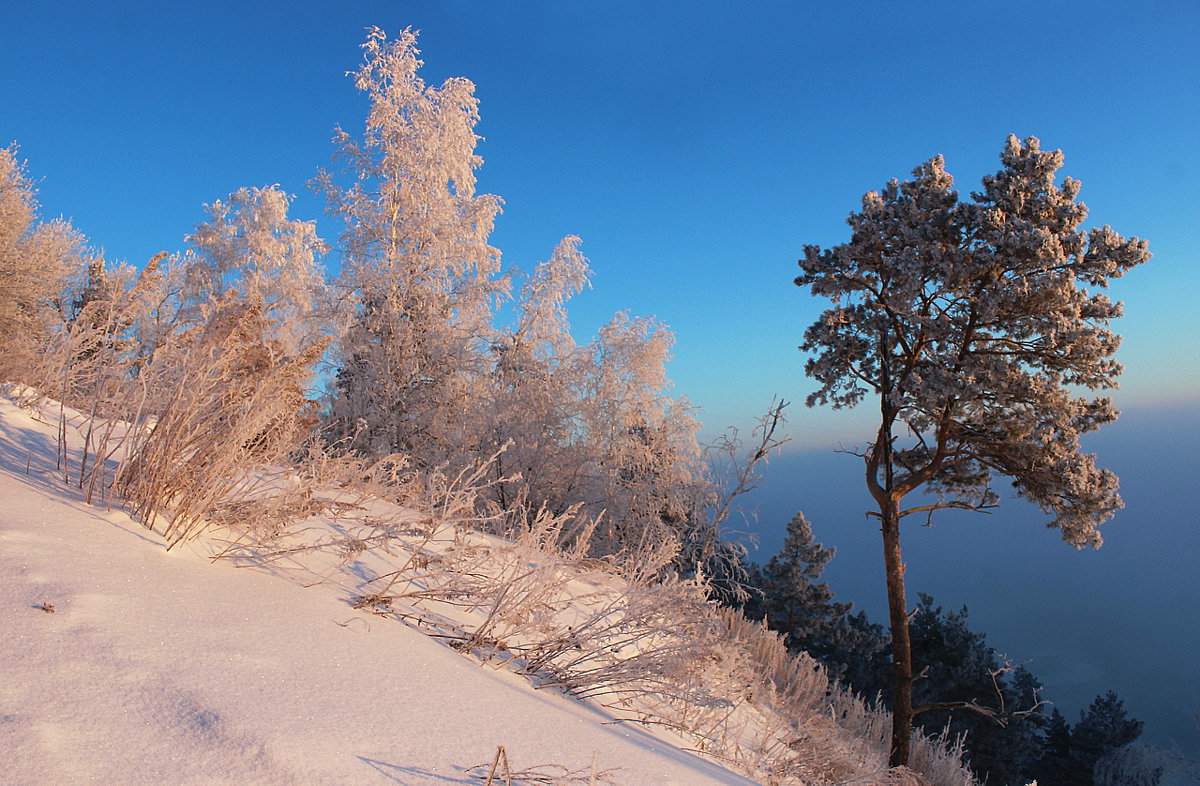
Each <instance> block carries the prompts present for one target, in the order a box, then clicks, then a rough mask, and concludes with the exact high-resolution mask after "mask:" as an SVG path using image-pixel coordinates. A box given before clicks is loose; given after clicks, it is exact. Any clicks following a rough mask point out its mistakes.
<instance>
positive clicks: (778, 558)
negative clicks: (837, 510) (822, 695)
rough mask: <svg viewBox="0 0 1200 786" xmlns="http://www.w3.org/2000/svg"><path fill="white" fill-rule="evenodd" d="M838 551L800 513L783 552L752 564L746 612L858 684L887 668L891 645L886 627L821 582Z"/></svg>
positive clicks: (789, 643)
mask: <svg viewBox="0 0 1200 786" xmlns="http://www.w3.org/2000/svg"><path fill="white" fill-rule="evenodd" d="M833 553H834V550H833V549H826V548H824V547H823V546H822V545H821V544H820V543H817V542H816V540H815V539H814V538H813V533H812V525H810V524H809V522H808V520H807V519H806V518H804V514H803V513H797V514H796V515H795V516H794V517H793V518H792V520H791V521H790V522H788V525H787V536H786V537H785V538H784V541H783V548H782V549H781V550H780V552H779V553H778V554H776V555H775V556H773V557H771V559H770V560H769V561H768V562H767V564H766V566H758V565H752V566H750V568H749V570H748V574H749V575H748V583H749V584H750V587H751V592H750V597H749V598H748V599H747V600H746V602H745V604H744V605H743V612H744V613H745V615H746V616H747V617H749V618H751V619H757V620H765V621H766V623H767V626H768V627H770V628H771V629H772V630H775V631H778V632H780V633H782V634H783V635H784V641H785V643H786V644H787V646H788V648H789V649H791V650H793V651H797V652H798V651H804V652H807V653H808V654H809V655H811V656H812V657H813V658H814V659H816V660H817V661H819V662H820V663H822V664H823V665H824V666H825V667H826V668H827V669H829V671H830V673H831V674H832V675H833V676H834V677H836V678H838V679H841V680H842V681H843V682H845V683H847V684H852V685H854V686H855V687H856V688H857V687H858V686H857V684H855V681H866V680H868V679H869V678H870V675H872V674H874V673H875V671H876V670H877V669H878V668H879V667H880V666H883V667H884V668H885V670H886V657H885V653H884V651H885V647H886V645H885V642H884V639H883V636H882V628H880V627H879V626H877V625H872V624H871V623H870V622H868V621H867V618H866V615H865V614H863V613H862V612H859V613H858V614H857V615H853V616H851V614H850V611H851V609H852V608H853V604H851V603H838V602H837V601H835V600H834V599H833V592H832V591H831V590H830V589H829V587H828V585H827V584H826V583H825V582H823V581H818V580H819V579H820V578H821V574H822V573H823V572H824V570H825V566H826V565H828V564H829V560H831V559H832V558H833ZM872 687H873V688H874V686H872ZM880 687H881V686H880ZM875 690H877V688H875ZM873 694H874V690H872V693H871V694H870V695H873Z"/></svg>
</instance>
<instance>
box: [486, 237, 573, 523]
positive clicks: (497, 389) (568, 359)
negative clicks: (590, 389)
mask: <svg viewBox="0 0 1200 786" xmlns="http://www.w3.org/2000/svg"><path fill="white" fill-rule="evenodd" d="M590 274H591V271H590V269H589V267H588V262H587V259H586V258H584V256H583V254H582V253H580V251H579V238H578V237H575V236H573V235H572V236H568V237H565V238H563V239H562V241H561V242H560V243H559V244H558V246H557V247H555V249H554V252H553V254H551V256H550V259H548V260H546V261H544V262H542V263H540V264H539V265H538V266H537V267H536V269H535V270H534V272H533V273H532V274H531V275H530V276H529V278H528V279H527V280H526V281H525V282H524V284H523V286H522V287H521V290H520V295H519V297H518V301H517V319H516V322H515V324H513V325H511V326H509V327H507V328H504V329H501V330H498V331H496V333H495V335H494V336H493V337H492V340H491V363H492V374H491V377H490V379H489V380H488V383H489V384H488V392H487V394H486V396H485V399H486V400H485V401H483V402H480V404H479V405H478V406H477V408H476V411H477V413H478V415H479V419H480V428H479V429H478V432H479V434H480V438H481V441H482V443H483V444H482V445H481V450H482V452H483V453H484V454H486V455H489V456H490V455H493V454H496V453H497V451H500V449H501V448H504V447H505V446H507V448H506V449H505V450H504V451H503V452H501V453H499V455H498V456H497V458H496V461H495V464H494V471H495V474H496V479H497V483H496V484H495V486H493V488H492V490H493V492H494V494H495V496H496V501H497V502H498V503H499V504H500V506H501V507H502V508H504V509H508V508H509V507H510V506H512V505H513V504H517V503H519V502H521V501H522V500H528V501H530V502H532V503H533V504H534V505H542V504H545V505H547V506H548V508H549V509H550V510H551V511H553V512H554V513H562V512H563V511H565V510H566V509H567V508H568V507H569V506H570V505H572V504H574V503H576V502H580V501H581V494H582V493H583V491H584V480H585V478H584V472H583V469H584V465H585V464H586V458H585V451H584V449H583V446H582V445H581V444H580V443H579V440H578V436H579V435H578V430H577V428H576V426H577V417H578V413H579V406H580V404H581V402H580V401H579V384H578V383H579V378H580V368H579V364H578V363H577V362H576V360H577V356H578V354H579V352H580V350H579V348H578V347H577V346H576V345H575V342H574V341H573V340H572V338H571V334H570V330H569V326H568V323H567V310H566V302H567V300H569V299H570V298H571V297H572V296H573V295H576V294H578V293H579V292H580V291H581V290H582V289H583V288H584V287H585V286H587V284H588V278H589V276H590Z"/></svg>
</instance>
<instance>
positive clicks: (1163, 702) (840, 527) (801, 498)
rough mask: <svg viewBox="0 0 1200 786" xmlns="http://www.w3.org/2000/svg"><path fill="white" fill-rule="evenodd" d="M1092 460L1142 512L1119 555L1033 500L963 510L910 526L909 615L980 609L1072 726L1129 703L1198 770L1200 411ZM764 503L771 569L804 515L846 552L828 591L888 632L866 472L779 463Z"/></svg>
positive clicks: (1108, 533)
mask: <svg viewBox="0 0 1200 786" xmlns="http://www.w3.org/2000/svg"><path fill="white" fill-rule="evenodd" d="M803 417H804V413H803V412H802V411H801V412H796V413H793V417H792V422H793V423H794V424H796V425H801V426H802V424H803V420H802V419H803ZM867 436H868V435H865V434H864V441H865V437H867ZM1084 447H1085V449H1087V450H1089V451H1093V452H1095V453H1096V454H1097V462H1098V464H1099V465H1100V466H1102V467H1107V468H1108V469H1111V470H1112V471H1113V472H1115V473H1116V474H1117V476H1118V477H1119V478H1120V480H1121V496H1122V498H1123V499H1124V501H1125V505H1126V507H1125V509H1124V510H1122V511H1121V512H1119V513H1118V514H1117V515H1116V517H1115V518H1113V519H1112V520H1111V521H1109V522H1108V523H1107V524H1105V525H1104V526H1103V527H1101V533H1102V534H1103V536H1104V541H1105V543H1104V546H1103V547H1101V548H1100V549H1099V550H1098V551H1097V550H1086V551H1076V550H1075V549H1074V548H1072V547H1071V546H1068V545H1067V544H1066V543H1064V542H1063V541H1062V539H1061V537H1060V535H1059V533H1058V530H1047V529H1046V528H1045V522H1046V521H1047V520H1048V517H1047V516H1045V515H1044V514H1042V513H1041V511H1039V510H1038V509H1037V508H1035V507H1034V506H1032V505H1030V504H1028V503H1025V502H1022V501H1020V500H1005V501H1004V502H1002V503H1001V506H1000V508H999V509H998V510H996V511H995V512H993V513H991V514H989V515H985V514H972V513H964V512H961V511H949V512H946V513H943V514H941V515H938V516H935V517H934V520H933V526H932V527H925V526H922V524H921V522H919V521H917V520H915V519H908V520H907V521H908V524H907V526H906V528H905V529H904V530H903V531H902V536H901V537H902V540H901V546H902V548H903V553H904V560H905V563H906V565H907V574H906V584H907V590H908V598H909V604H910V606H911V605H915V603H916V597H917V592H918V591H921V592H928V593H930V594H931V595H933V597H934V600H935V602H936V603H937V604H938V605H940V606H942V607H943V608H946V609H958V608H959V607H961V606H962V605H964V604H965V605H966V606H967V607H968V611H969V613H970V617H969V620H970V624H971V627H972V628H973V629H974V630H976V631H979V632H984V633H986V634H987V640H988V643H989V644H990V645H991V646H993V647H995V648H996V649H997V650H998V651H1000V652H1001V653H1004V654H1006V655H1008V656H1009V658H1010V659H1011V660H1012V661H1013V662H1015V663H1027V668H1029V670H1030V671H1032V672H1033V673H1034V674H1035V675H1036V676H1037V677H1038V678H1040V679H1041V681H1042V683H1043V685H1044V686H1045V690H1044V698H1047V699H1049V700H1051V701H1053V702H1054V704H1055V706H1057V707H1058V708H1059V710H1060V711H1061V712H1062V713H1063V714H1064V716H1065V717H1066V718H1067V720H1068V721H1070V722H1072V723H1073V722H1075V721H1077V720H1078V718H1079V712H1080V710H1081V709H1084V708H1086V707H1087V705H1088V704H1089V703H1090V702H1091V700H1092V699H1093V698H1094V697H1095V696H1096V695H1098V694H1101V693H1103V692H1104V691H1106V690H1109V689H1111V690H1115V691H1116V692H1117V693H1118V694H1120V696H1121V697H1122V698H1123V699H1124V700H1125V707H1126V709H1127V710H1128V711H1129V713H1130V714H1131V715H1132V716H1134V717H1136V718H1138V719H1140V720H1142V721H1145V723H1146V727H1145V731H1144V733H1143V736H1142V741H1143V742H1146V743H1149V744H1153V745H1157V746H1160V747H1166V748H1171V747H1173V746H1176V745H1177V746H1178V747H1179V748H1180V749H1181V750H1182V751H1183V752H1184V753H1186V754H1188V755H1190V756H1198V755H1200V729H1198V728H1197V718H1198V716H1200V405H1192V406H1189V407H1174V408H1170V409H1161V410H1155V411H1141V412H1128V411H1127V412H1126V413H1124V414H1123V415H1122V416H1121V418H1120V419H1119V420H1118V421H1117V422H1116V423H1113V424H1111V425H1109V426H1106V427H1104V428H1103V429H1101V431H1100V432H1099V433H1096V434H1093V435H1089V437H1088V438H1087V441H1086V442H1085V443H1084ZM1002 488H1007V483H1004V482H1003V481H1001V483H1000V484H997V489H998V490H1000V489H1002ZM748 504H749V505H750V506H756V507H757V512H758V521H757V524H755V525H753V526H752V527H751V529H752V531H753V532H754V533H755V534H757V535H758V537H759V540H760V545H759V548H758V552H757V554H756V555H755V558H756V559H758V560H760V561H765V560H766V559H767V558H769V557H770V555H771V554H774V553H775V552H776V551H778V549H779V546H780V544H781V543H782V541H783V534H784V528H785V526H786V523H787V521H788V520H789V519H790V518H791V516H792V514H793V513H795V512H796V511H797V510H803V511H804V513H805V515H806V516H807V517H808V519H809V521H811V522H812V525H813V532H814V534H815V536H816V538H817V540H818V541H820V542H821V543H822V544H824V545H825V546H827V547H828V546H832V547H835V548H836V549H837V553H836V555H835V557H834V559H833V561H832V562H831V563H830V565H829V567H828V568H826V571H825V575H824V577H823V578H824V579H825V580H827V581H828V582H829V585H830V588H831V589H832V590H833V591H834V594H835V595H836V597H837V598H838V599H839V600H843V601H853V602H854V604H855V606H856V608H859V609H864V610H866V612H867V614H868V616H869V617H870V618H871V619H872V620H873V621H875V622H878V623H885V622H886V619H887V613H886V611H887V603H886V599H885V595H884V584H883V567H882V554H881V548H882V547H881V544H880V536H879V530H878V525H877V524H876V523H875V520H874V519H867V518H865V517H864V511H866V510H868V509H869V508H870V505H871V500H870V497H869V496H868V494H867V491H866V487H865V485H864V480H863V467H862V461H861V459H859V458H857V457H855V456H850V455H845V454H840V453H834V452H832V451H831V450H820V451H817V452H792V453H790V454H785V455H783V456H779V457H776V458H774V459H773V460H772V462H771V464H770V466H769V467H768V468H767V470H766V472H765V473H764V482H763V483H762V485H761V487H760V489H759V490H758V491H757V492H755V495H754V497H753V498H751V500H750V501H749V503H748Z"/></svg>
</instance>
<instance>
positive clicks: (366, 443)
mask: <svg viewBox="0 0 1200 786" xmlns="http://www.w3.org/2000/svg"><path fill="white" fill-rule="evenodd" d="M363 51H364V53H365V62H364V63H363V65H362V67H361V68H360V69H359V70H358V71H357V72H356V73H355V75H354V76H355V85H356V86H357V87H358V89H360V90H362V91H364V92H365V93H367V95H368V97H369V99H370V111H369V113H368V116H367V122H366V129H365V132H364V135H363V138H362V140H361V141H354V140H352V139H351V138H350V135H349V134H347V133H346V132H344V131H342V130H341V129H338V131H337V134H336V141H337V142H338V144H339V145H340V147H341V153H340V155H341V157H342V158H343V159H344V160H345V162H346V169H347V172H348V174H349V175H350V176H351V179H352V182H351V183H350V185H349V186H347V187H340V186H338V185H337V184H336V182H335V180H334V178H333V176H332V175H330V174H329V173H326V172H322V173H321V174H319V175H318V177H317V179H316V180H315V181H314V187H315V188H317V189H318V190H320V191H322V192H323V193H324V194H325V196H326V199H327V202H328V209H329V212H330V213H331V214H332V215H333V216H335V217H337V218H339V219H341V220H342V222H343V226H344V231H343V232H342V235H341V249H340V250H341V253H342V257H343V264H342V272H341V278H340V282H339V283H340V287H341V293H342V294H341V297H342V298H343V299H344V303H345V305H344V306H343V311H344V312H345V313H347V314H349V319H348V322H349V326H348V329H346V330H345V331H344V333H343V335H342V337H341V339H340V340H339V342H338V345H337V347H336V352H335V362H336V364H337V366H338V372H337V380H336V384H335V385H334V388H333V390H332V391H331V397H330V401H329V405H328V418H327V425H328V427H329V429H330V433H331V435H332V436H333V437H335V438H341V439H345V440H347V441H348V442H349V446H350V447H351V448H353V449H355V450H358V451H360V452H365V453H372V454H380V453H389V452H393V451H402V452H405V453H408V454H410V455H411V456H413V457H414V458H415V459H416V460H417V461H418V462H421V463H425V464H431V463H440V462H441V461H442V460H443V459H446V458H447V457H449V456H451V455H454V454H457V453H460V452H461V451H460V447H461V446H462V445H463V444H465V443H469V442H471V441H472V440H473V439H474V436H473V435H472V434H471V425H470V424H469V423H468V422H467V415H468V409H469V402H470V401H471V400H472V398H473V397H474V396H476V395H477V393H478V391H477V389H476V386H477V385H478V384H479V380H480V379H481V377H482V376H483V375H484V374H485V366H484V353H485V344H486V338H487V336H488V334H489V332H490V324H489V323H490V319H491V313H492V306H493V304H494V299H495V297H496V296H497V294H499V293H501V292H502V291H503V290H504V287H505V282H504V280H503V279H501V278H499V277H498V272H499V253H498V252H497V251H496V250H495V249H494V248H492V247H491V246H490V245H488V242H487V239H488V235H489V233H490V232H491V229H492V223H493V220H494V218H495V216H496V214H497V213H498V212H499V209H500V201H499V200H498V199H497V198H496V197H494V196H488V195H476V194H475V174H474V170H475V168H476V167H477V166H479V164H480V158H479V156H477V155H476V154H475V144H476V141H477V140H478V137H477V136H476V134H475V124H476V122H477V121H478V119H479V113H478V106H477V103H478V102H477V101H476V99H475V96H474V86H473V85H472V84H471V82H469V81H468V80H466V79H461V78H453V79H448V80H446V82H445V83H444V84H443V85H442V86H441V87H440V88H435V87H427V86H426V85H425V83H424V82H423V81H422V80H421V78H420V77H419V76H418V75H417V70H418V68H419V67H420V66H421V61H420V59H418V50H417V46H416V36H415V34H414V33H413V32H412V31H411V30H405V31H404V32H402V33H401V34H400V35H399V36H398V37H397V38H396V40H394V41H388V40H387V38H386V36H385V35H384V33H383V31H381V30H379V29H378V28H372V29H371V30H370V32H369V34H368V37H367V41H366V43H365V44H363Z"/></svg>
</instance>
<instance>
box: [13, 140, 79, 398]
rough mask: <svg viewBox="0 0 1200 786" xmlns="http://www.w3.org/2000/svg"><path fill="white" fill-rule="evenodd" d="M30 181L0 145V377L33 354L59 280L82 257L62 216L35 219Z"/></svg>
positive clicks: (44, 330) (76, 238)
mask: <svg viewBox="0 0 1200 786" xmlns="http://www.w3.org/2000/svg"><path fill="white" fill-rule="evenodd" d="M37 207H38V205H37V201H36V199H35V196H34V187H33V183H32V182H31V181H30V180H29V177H28V175H27V174H26V172H25V167H24V165H23V164H22V163H21V162H19V161H18V160H17V158H16V146H15V145H13V146H10V147H8V148H4V149H0V345H3V347H4V349H3V352H0V354H2V355H3V358H2V359H0V375H4V376H10V375H16V376H20V375H22V373H23V370H25V369H27V368H28V364H29V363H30V362H31V361H32V360H33V359H34V358H35V357H36V355H37V354H38V345H39V343H40V342H41V341H43V340H44V339H45V337H46V334H47V331H48V329H49V327H50V317H51V316H52V315H53V312H54V304H55V303H56V301H58V299H59V297H60V295H61V287H62V284H63V281H64V279H65V278H66V277H67V275H69V274H70V273H71V272H73V271H74V270H77V269H78V268H79V267H80V266H81V265H82V260H83V259H84V258H85V257H86V256H87V253H86V251H85V249H84V239H83V236H82V235H80V234H79V233H78V232H77V231H76V230H75V229H73V228H72V227H71V225H70V224H69V223H67V222H66V221H63V220H61V219H59V220H54V221H48V222H40V221H38V216H37Z"/></svg>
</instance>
